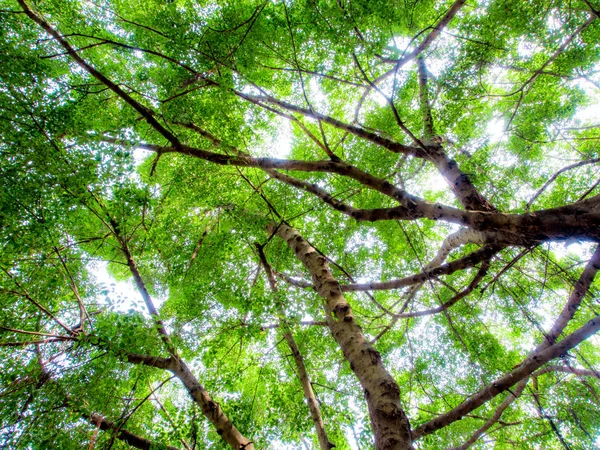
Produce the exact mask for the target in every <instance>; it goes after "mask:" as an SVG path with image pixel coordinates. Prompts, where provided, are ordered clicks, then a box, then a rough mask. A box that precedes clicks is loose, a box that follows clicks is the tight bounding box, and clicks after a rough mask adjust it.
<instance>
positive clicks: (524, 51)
mask: <svg viewBox="0 0 600 450" xmlns="http://www.w3.org/2000/svg"><path fill="white" fill-rule="evenodd" d="M540 50H541V49H540V47H539V46H538V45H537V44H536V43H534V42H531V41H527V40H525V39H519V43H518V45H517V53H518V54H519V56H520V57H521V58H522V59H529V58H531V57H532V56H533V55H535V54H536V53H537V52H539V51H540Z"/></svg>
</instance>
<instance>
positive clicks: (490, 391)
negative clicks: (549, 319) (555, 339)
mask: <svg viewBox="0 0 600 450" xmlns="http://www.w3.org/2000/svg"><path fill="white" fill-rule="evenodd" d="M598 331H600V316H596V317H595V318H594V319H592V320H590V321H588V322H587V323H586V324H585V325H584V326H582V327H581V328H579V329H578V330H577V331H575V332H574V333H572V334H570V335H569V336H567V337H566V338H565V339H563V340H562V341H560V342H559V343H557V344H554V345H552V346H550V347H548V348H547V349H545V350H543V351H541V352H536V353H533V354H532V355H531V356H530V357H528V358H527V359H526V360H525V361H524V362H523V363H522V364H521V365H520V366H519V367H517V368H516V369H515V370H513V371H512V372H510V373H509V374H507V375H505V376H503V377H502V378H500V379H498V380H496V381H494V382H493V383H491V384H489V385H488V386H486V387H485V388H483V389H481V390H480V391H479V392H477V393H476V394H474V395H472V396H471V397H470V398H469V400H467V401H465V402H463V403H461V404H460V405H458V406H457V407H456V408H454V409H452V410H451V411H449V412H447V413H446V414H442V415H441V416H439V417H436V418H435V419H433V420H430V421H429V422H426V423H424V424H422V425H421V426H419V427H418V428H417V429H415V430H414V432H413V439H418V438H420V437H423V436H426V435H428V434H431V433H433V432H434V431H437V430H439V429H440V428H444V427H446V426H448V425H449V424H451V423H452V422H455V421H457V420H460V419H461V418H463V417H464V416H465V415H467V414H469V413H470V412H471V411H474V410H475V409H477V408H479V407H480V406H481V405H483V404H484V403H486V402H487V401H488V400H490V399H492V398H494V397H495V396H497V395H498V394H500V393H502V392H504V391H507V390H508V389H510V388H511V386H513V385H515V384H516V383H518V382H519V381H521V380H523V379H525V378H527V377H529V376H530V375H531V374H532V373H534V372H535V371H536V370H537V369H539V368H540V367H541V366H543V365H544V364H546V363H547V362H548V361H550V360H552V359H554V358H558V357H559V356H561V355H564V354H565V353H566V352H567V351H569V350H571V349H572V348H574V347H576V346H577V345H579V344H580V343H581V342H583V341H585V340H586V339H588V338H589V337H590V336H592V335H594V334H595V333H597V332H598Z"/></svg>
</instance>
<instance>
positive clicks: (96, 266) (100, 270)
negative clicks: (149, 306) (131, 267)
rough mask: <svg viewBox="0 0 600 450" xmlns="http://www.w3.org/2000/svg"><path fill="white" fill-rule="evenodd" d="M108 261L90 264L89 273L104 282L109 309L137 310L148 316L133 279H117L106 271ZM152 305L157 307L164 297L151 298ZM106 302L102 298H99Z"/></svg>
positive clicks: (119, 310)
mask: <svg viewBox="0 0 600 450" xmlns="http://www.w3.org/2000/svg"><path fill="white" fill-rule="evenodd" d="M107 267H108V262H106V261H100V262H94V263H92V264H91V267H90V273H91V274H92V275H93V276H94V278H96V281H97V282H98V283H101V284H104V286H105V287H106V289H107V291H108V293H107V294H106V297H108V298H109V299H110V309H111V310H113V311H116V312H121V313H127V312H138V313H142V314H144V316H146V317H149V316H148V311H147V310H146V305H145V304H144V300H143V299H142V296H141V295H140V293H139V292H138V290H137V288H136V287H135V285H134V283H133V280H132V279H128V280H127V281H117V280H115V278H114V277H113V276H112V275H110V274H109V273H108V269H107ZM152 300H153V301H154V306H155V307H156V308H157V309H158V308H160V306H161V305H162V304H163V303H164V301H165V300H166V299H164V298H153V299H152ZM99 301H101V302H102V303H106V300H105V299H104V298H101V299H99Z"/></svg>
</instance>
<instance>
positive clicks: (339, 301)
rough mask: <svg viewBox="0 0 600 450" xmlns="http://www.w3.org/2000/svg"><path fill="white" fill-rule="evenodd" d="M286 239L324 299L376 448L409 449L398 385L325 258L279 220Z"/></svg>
mask: <svg viewBox="0 0 600 450" xmlns="http://www.w3.org/2000/svg"><path fill="white" fill-rule="evenodd" d="M274 231H275V233H276V234H277V236H279V237H280V238H281V239H283V240H284V241H286V242H287V244H288V246H289V247H290V248H291V249H292V250H293V251H294V253H295V254H296V256H297V257H298V258H299V259H300V260H301V261H302V263H303V264H304V266H305V267H306V268H307V269H308V271H309V272H310V274H311V276H312V279H313V283H314V285H315V288H316V289H317V292H318V294H319V295H320V296H321V297H323V298H324V299H325V303H324V308H325V315H326V317H327V324H328V326H329V329H330V330H331V333H332V334H333V337H334V339H335V340H336V342H337V343H338V344H339V346H340V347H341V349H342V352H343V353H344V356H345V357H346V359H347V360H348V362H349V363H350V368H351V369H352V371H353V372H354V373H355V374H356V376H357V377H358V380H359V382H360V384H361V386H362V388H363V389H364V393H365V398H366V400H367V405H368V407H369V415H370V418H371V426H372V427H373V434H374V436H375V448H376V449H377V450H408V449H412V448H413V447H412V442H411V432H410V423H409V421H408V417H407V416H406V413H405V412H404V410H403V409H402V406H401V404H400V388H399V387H398V384H397V383H396V381H395V380H394V378H393V377H392V376H391V375H390V373H389V372H388V371H387V370H386V369H385V368H384V367H383V364H382V361H381V355H380V354H379V352H378V351H377V350H375V348H373V346H372V345H371V344H370V343H369V341H367V339H366V338H365V335H364V334H363V332H362V329H361V327H360V326H358V324H357V323H356V321H355V320H354V316H353V315H352V309H351V308H350V305H349V304H348V302H347V301H346V299H345V298H344V295H343V294H342V291H341V289H340V285H339V283H338V281H337V280H336V279H335V278H334V277H333V275H332V273H331V270H330V269H329V264H328V263H327V259H326V258H325V257H324V256H322V255H320V254H319V253H318V252H317V250H316V249H315V248H314V247H312V246H311V245H310V244H309V243H308V241H306V239H304V238H303V237H302V236H301V235H300V233H298V231H297V230H295V229H294V228H292V227H290V226H288V225H286V224H281V225H279V226H278V227H277V229H276V230H274Z"/></svg>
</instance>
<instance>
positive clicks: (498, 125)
mask: <svg viewBox="0 0 600 450" xmlns="http://www.w3.org/2000/svg"><path fill="white" fill-rule="evenodd" d="M505 127H506V124H505V122H504V120H502V119H492V120H490V121H489V122H488V124H487V126H486V127H485V134H486V136H487V137H488V140H489V143H490V144H497V143H499V142H504V141H506V139H507V138H506V131H505Z"/></svg>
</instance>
